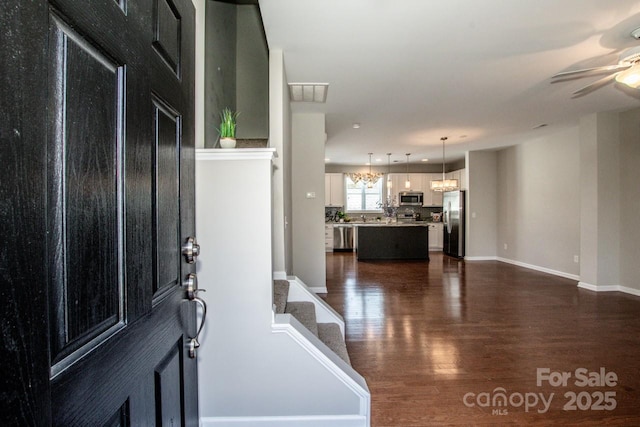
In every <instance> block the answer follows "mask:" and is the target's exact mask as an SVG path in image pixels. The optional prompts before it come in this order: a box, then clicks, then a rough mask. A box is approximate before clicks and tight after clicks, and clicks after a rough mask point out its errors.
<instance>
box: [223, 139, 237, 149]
mask: <svg viewBox="0 0 640 427" xmlns="http://www.w3.org/2000/svg"><path fill="white" fill-rule="evenodd" d="M220 148H236V139H235V138H220Z"/></svg>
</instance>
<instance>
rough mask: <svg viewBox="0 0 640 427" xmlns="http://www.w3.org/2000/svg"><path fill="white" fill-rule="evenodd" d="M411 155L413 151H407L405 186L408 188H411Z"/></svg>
mask: <svg viewBox="0 0 640 427" xmlns="http://www.w3.org/2000/svg"><path fill="white" fill-rule="evenodd" d="M410 155H411V153H407V180H406V181H405V182H404V188H406V189H410V188H411V180H410V179H409V156H410Z"/></svg>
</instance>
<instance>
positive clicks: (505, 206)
mask: <svg viewBox="0 0 640 427" xmlns="http://www.w3.org/2000/svg"><path fill="white" fill-rule="evenodd" d="M579 151H580V142H579V132H578V128H577V127H572V128H570V129H565V130H561V131H559V132H557V133H555V134H551V135H546V136H544V137H540V138H538V139H534V140H531V141H528V142H526V143H524V144H520V145H516V146H513V147H510V148H507V149H504V150H501V151H499V152H498V224H499V225H498V234H497V252H498V256H499V257H500V258H505V259H508V260H513V261H518V262H520V263H524V264H529V265H532V266H536V267H542V268H546V269H549V270H553V271H556V272H560V273H564V274H566V275H569V276H577V275H578V273H579V264H578V263H575V262H574V256H575V255H579V254H580V233H581V232H580V156H579V155H578V153H579ZM472 179H473V178H472ZM505 244H507V249H505V248H504V245H505Z"/></svg>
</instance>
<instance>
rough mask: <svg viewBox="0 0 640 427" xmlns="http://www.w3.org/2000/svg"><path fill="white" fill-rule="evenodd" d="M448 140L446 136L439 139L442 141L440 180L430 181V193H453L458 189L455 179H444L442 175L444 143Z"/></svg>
mask: <svg viewBox="0 0 640 427" xmlns="http://www.w3.org/2000/svg"><path fill="white" fill-rule="evenodd" d="M447 139H449V138H447V137H446V136H443V137H442V138H440V141H442V180H436V181H431V191H438V192H443V191H453V190H457V189H458V180H457V179H445V174H444V165H445V157H444V142H445V141H446V140H447Z"/></svg>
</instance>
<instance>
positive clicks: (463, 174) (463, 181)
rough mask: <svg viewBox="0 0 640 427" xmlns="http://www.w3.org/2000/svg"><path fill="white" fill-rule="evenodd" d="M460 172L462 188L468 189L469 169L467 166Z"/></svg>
mask: <svg viewBox="0 0 640 427" xmlns="http://www.w3.org/2000/svg"><path fill="white" fill-rule="evenodd" d="M459 172H460V189H461V190H466V189H467V170H466V169H465V168H462V169H460V170H459Z"/></svg>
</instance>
